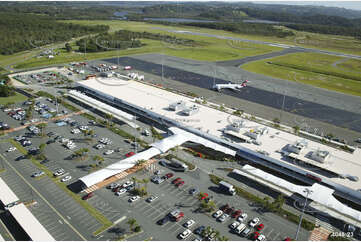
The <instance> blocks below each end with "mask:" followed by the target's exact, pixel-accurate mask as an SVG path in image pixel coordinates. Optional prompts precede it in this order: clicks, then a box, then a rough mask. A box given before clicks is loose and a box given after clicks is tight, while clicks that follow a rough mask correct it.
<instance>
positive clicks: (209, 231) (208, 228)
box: [201, 226, 213, 237]
mask: <svg viewBox="0 0 361 242" xmlns="http://www.w3.org/2000/svg"><path fill="white" fill-rule="evenodd" d="M212 231H213V229H212V228H211V227H210V226H207V227H206V229H204V230H203V231H202V233H201V235H202V237H206V236H207V235H209V234H211V233H212Z"/></svg>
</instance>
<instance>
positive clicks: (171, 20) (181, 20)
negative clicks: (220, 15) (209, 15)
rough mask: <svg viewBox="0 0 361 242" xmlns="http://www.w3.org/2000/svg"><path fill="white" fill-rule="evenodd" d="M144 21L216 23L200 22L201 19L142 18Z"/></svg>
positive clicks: (210, 21) (209, 21)
mask: <svg viewBox="0 0 361 242" xmlns="http://www.w3.org/2000/svg"><path fill="white" fill-rule="evenodd" d="M144 20H151V21H164V22H171V23H192V22H193V23H194V22H198V23H214V22H217V21H213V20H201V19H190V18H144Z"/></svg>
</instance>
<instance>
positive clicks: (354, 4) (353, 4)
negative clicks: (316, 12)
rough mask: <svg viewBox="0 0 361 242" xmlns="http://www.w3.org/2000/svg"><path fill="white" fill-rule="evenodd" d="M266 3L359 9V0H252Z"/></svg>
mask: <svg viewBox="0 0 361 242" xmlns="http://www.w3.org/2000/svg"><path fill="white" fill-rule="evenodd" d="M252 2H254V3H266V4H272V3H273V4H289V5H317V6H326V7H339V8H348V9H353V10H361V1H252Z"/></svg>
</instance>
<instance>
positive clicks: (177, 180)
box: [172, 177, 182, 184]
mask: <svg viewBox="0 0 361 242" xmlns="http://www.w3.org/2000/svg"><path fill="white" fill-rule="evenodd" d="M181 180H182V178H180V177H178V178H176V179H174V180H173V181H172V184H176V183H178V182H179V181H181Z"/></svg>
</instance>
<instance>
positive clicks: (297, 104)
mask: <svg viewBox="0 0 361 242" xmlns="http://www.w3.org/2000/svg"><path fill="white" fill-rule="evenodd" d="M142 57H143V56H137V57H120V58H119V63H120V65H123V66H125V65H130V66H132V67H133V68H135V69H136V70H139V71H143V72H145V73H152V74H154V75H157V76H161V75H162V65H160V64H157V63H153V62H151V61H150V60H149V59H151V58H150V57H153V59H154V60H155V56H154V55H153V56H151V55H148V57H149V58H148V60H147V61H145V60H142V59H143V58H142ZM172 58H173V59H174V58H175V57H172ZM157 60H158V61H159V57H158V58H157ZM104 61H107V62H111V63H114V64H117V63H118V59H117V58H113V59H106V60H104ZM180 61H182V59H180ZM186 61H187V62H184V63H183V65H189V68H193V69H194V68H201V67H202V63H198V66H197V65H193V63H192V62H189V61H188V60H186ZM193 62H194V61H193ZM165 63H167V62H165ZM167 64H168V63H167ZM194 64H196V63H194ZM232 68H235V67H232ZM238 69H239V68H238ZM203 70H204V66H203ZM203 73H205V74H199V73H195V72H191V71H186V70H183V69H179V68H174V67H170V66H168V65H164V66H163V75H164V77H165V78H169V79H172V80H175V81H179V82H183V83H186V84H189V85H193V86H197V87H200V88H205V89H210V88H211V87H212V85H213V76H212V69H211V68H210V69H208V71H207V72H204V71H203ZM206 74H208V75H206ZM215 82H216V83H228V81H227V80H225V79H222V78H215ZM222 93H223V94H225V95H228V96H233V97H236V98H238V99H244V100H247V101H250V102H254V103H257V104H261V105H264V106H268V107H272V108H276V109H281V108H282V106H284V111H286V112H290V113H293V114H297V115H301V116H303V117H307V118H310V119H315V120H318V121H322V122H326V123H329V124H333V125H336V126H339V127H344V128H348V129H350V130H354V131H357V132H361V114H360V113H357V112H351V111H347V110H344V109H340V108H335V107H333V106H328V105H324V104H320V103H316V102H312V101H308V100H307V99H302V98H298V97H294V96H291V95H282V94H280V93H277V92H272V91H269V90H264V89H261V88H258V87H257V85H252V84H251V86H247V87H246V88H244V89H241V90H240V91H231V90H222ZM287 93H288V92H287ZM316 100H317V99H316ZM340 101H341V100H339V102H340ZM357 108H358V107H357Z"/></svg>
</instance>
